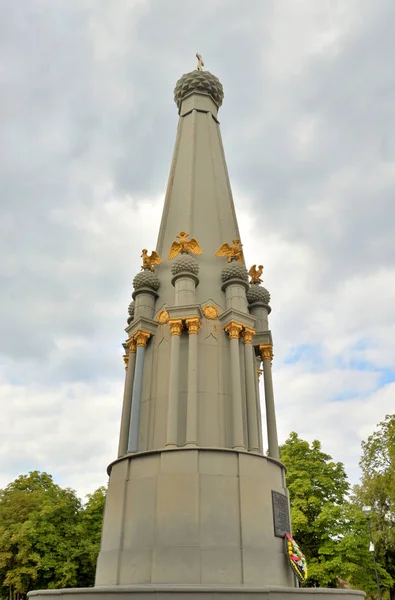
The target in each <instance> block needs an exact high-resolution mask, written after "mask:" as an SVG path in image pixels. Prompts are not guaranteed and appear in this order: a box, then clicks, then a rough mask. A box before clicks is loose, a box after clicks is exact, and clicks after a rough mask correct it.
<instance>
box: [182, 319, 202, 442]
mask: <svg viewBox="0 0 395 600" xmlns="http://www.w3.org/2000/svg"><path fill="white" fill-rule="evenodd" d="M185 324H186V326H187V328H188V334H189V337H188V394H187V430H186V441H185V445H186V446H197V443H198V332H199V328H200V319H199V317H191V318H189V319H186V321H185Z"/></svg>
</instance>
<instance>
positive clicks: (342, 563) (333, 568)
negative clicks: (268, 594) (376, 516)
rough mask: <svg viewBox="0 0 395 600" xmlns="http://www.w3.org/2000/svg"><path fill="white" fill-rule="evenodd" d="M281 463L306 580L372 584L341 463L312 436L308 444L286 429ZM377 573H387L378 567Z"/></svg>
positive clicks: (358, 516)
mask: <svg viewBox="0 0 395 600" xmlns="http://www.w3.org/2000/svg"><path fill="white" fill-rule="evenodd" d="M281 460H282V462H283V463H284V464H285V466H286V468H287V486H288V490H289V494H290V502H291V516H292V525H293V535H294V536H295V538H296V540H297V541H298V543H300V545H301V547H302V549H303V551H304V552H305V554H306V558H307V561H308V568H309V579H308V581H307V583H306V585H307V586H310V587H311V586H317V587H339V585H341V583H342V582H347V584H349V585H351V586H354V587H363V589H365V590H366V591H370V590H372V591H373V590H374V589H375V585H376V584H375V576H374V569H373V563H372V557H371V556H370V554H369V550H368V549H369V534H368V529H367V525H366V520H365V518H364V516H363V514H362V511H361V510H360V507H358V506H357V505H356V504H353V503H351V502H349V499H348V492H349V483H348V481H347V476H346V474H345V471H344V466H343V464H342V463H339V462H334V461H333V460H332V458H331V456H329V455H328V454H325V453H324V452H323V451H322V449H321V443H320V442H319V441H318V440H315V441H313V442H312V444H311V445H310V444H309V443H308V442H306V441H304V440H302V439H300V438H299V437H298V435H297V434H296V433H291V435H290V436H289V438H288V439H287V441H286V442H285V444H284V445H283V446H282V448H281ZM381 576H382V577H383V579H385V580H386V581H388V574H387V573H386V572H385V571H384V570H383V572H382V573H381Z"/></svg>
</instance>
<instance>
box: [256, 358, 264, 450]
mask: <svg viewBox="0 0 395 600" xmlns="http://www.w3.org/2000/svg"><path fill="white" fill-rule="evenodd" d="M261 362H262V361H261V358H260V357H257V356H256V357H255V367H256V370H255V385H256V402H257V412H258V439H259V452H260V453H261V454H263V440H262V410H261V393H260V389H259V383H260V376H261V374H262V373H263V371H262V370H261Z"/></svg>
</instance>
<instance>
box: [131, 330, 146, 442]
mask: <svg viewBox="0 0 395 600" xmlns="http://www.w3.org/2000/svg"><path fill="white" fill-rule="evenodd" d="M150 337H151V334H150V333H148V332H147V331H138V332H137V333H136V335H135V336H134V339H135V342H136V362H135V368H134V378H133V392H132V410H131V415H130V425H129V440H128V449H127V450H128V452H137V450H138V445H139V428H140V409H141V395H142V391H143V372H144V355H145V347H146V345H147V342H148V340H149V338H150Z"/></svg>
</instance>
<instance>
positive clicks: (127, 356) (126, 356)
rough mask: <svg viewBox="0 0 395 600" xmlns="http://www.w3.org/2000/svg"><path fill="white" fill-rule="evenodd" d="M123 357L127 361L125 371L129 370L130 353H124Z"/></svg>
mask: <svg viewBox="0 0 395 600" xmlns="http://www.w3.org/2000/svg"><path fill="white" fill-rule="evenodd" d="M122 358H123V362H124V363H125V371H127V370H128V366H129V354H124V355H123V357H122Z"/></svg>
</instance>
